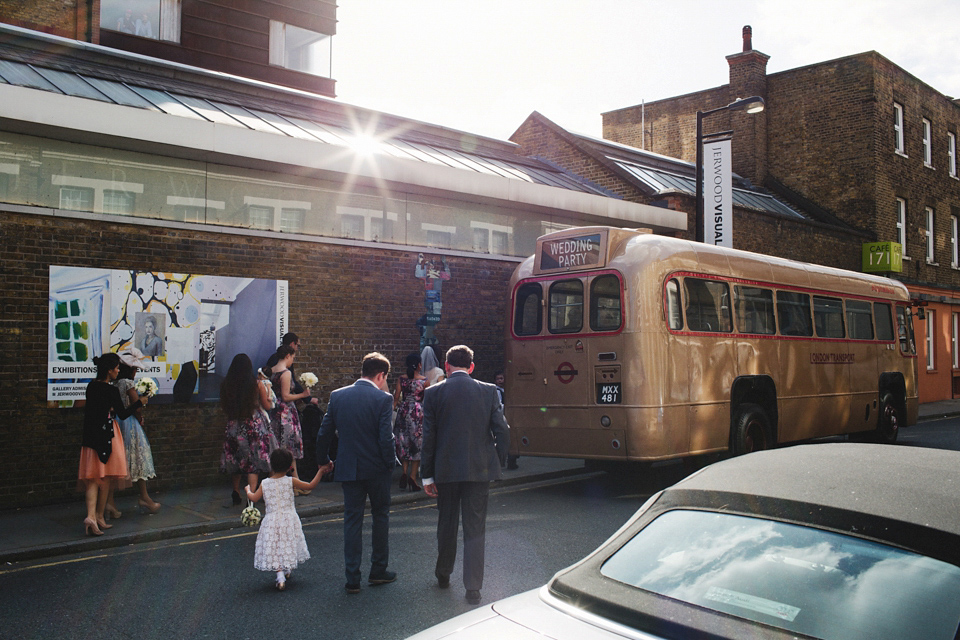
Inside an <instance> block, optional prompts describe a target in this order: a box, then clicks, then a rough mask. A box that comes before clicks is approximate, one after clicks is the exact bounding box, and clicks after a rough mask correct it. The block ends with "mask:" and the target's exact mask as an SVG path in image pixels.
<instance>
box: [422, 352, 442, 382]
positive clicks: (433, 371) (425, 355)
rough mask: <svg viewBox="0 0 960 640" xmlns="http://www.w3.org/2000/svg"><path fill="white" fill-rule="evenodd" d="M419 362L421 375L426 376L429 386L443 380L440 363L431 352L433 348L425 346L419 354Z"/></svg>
mask: <svg viewBox="0 0 960 640" xmlns="http://www.w3.org/2000/svg"><path fill="white" fill-rule="evenodd" d="M420 362H421V363H422V369H421V371H423V375H424V376H426V378H427V380H428V381H429V382H430V384H434V383H436V382H438V381H440V380H442V379H443V369H441V368H440V361H439V360H437V355H436V354H435V353H434V352H433V347H431V346H430V345H427V346H425V347H424V348H423V351H421V352H420Z"/></svg>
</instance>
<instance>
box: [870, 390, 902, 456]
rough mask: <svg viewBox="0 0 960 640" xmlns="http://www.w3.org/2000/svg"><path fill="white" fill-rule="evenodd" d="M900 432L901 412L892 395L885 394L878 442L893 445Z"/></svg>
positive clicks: (881, 401) (881, 409) (879, 423)
mask: <svg viewBox="0 0 960 640" xmlns="http://www.w3.org/2000/svg"><path fill="white" fill-rule="evenodd" d="M899 432H900V411H899V410H898V409H897V403H896V401H895V400H894V399H893V394H892V393H885V394H883V399H882V400H880V417H879V418H878V419H877V431H876V441H877V442H879V443H882V444H893V443H894V442H896V441H897V434H898V433H899Z"/></svg>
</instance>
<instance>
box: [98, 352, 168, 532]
mask: <svg viewBox="0 0 960 640" xmlns="http://www.w3.org/2000/svg"><path fill="white" fill-rule="evenodd" d="M142 358H143V354H142V353H141V352H140V350H139V349H136V348H134V349H131V350H130V351H125V352H123V353H121V354H120V375H119V376H118V377H117V379H116V380H115V381H114V383H113V385H114V386H115V387H116V388H117V389H119V390H120V396H121V397H122V398H123V406H124V407H128V406H130V404H131V403H133V402H136V401H137V400H138V399H139V398H140V396H139V394H138V393H137V390H136V387H135V383H134V377H135V376H136V374H137V369H143V368H144V367H146V363H145V362H144V361H143V360H142ZM142 425H143V414H142V413H141V411H140V409H138V410H137V411H135V412H134V413H133V415H131V416H129V417H128V418H125V419H123V420H121V421H120V431H121V432H122V433H123V444H124V448H125V449H126V452H127V469H128V470H129V471H130V481H131V482H133V483H134V484H136V485H137V489H139V491H140V498H139V500H138V501H137V504H138V505H139V507H140V508H141V509H142V510H144V511H147V512H149V513H151V514H153V513H156V512H157V511H160V503H159V502H154V500H153V498H151V497H150V494H149V493H148V492H147V480H149V479H150V478H155V477H157V472H156V471H155V470H154V467H153V452H152V451H151V449H150V441H149V440H147V436H146V434H145V433H144V432H143V426H142ZM111 507H112V508H111ZM107 508H108V509H109V510H110V515H112V516H113V517H119V516H120V512H119V511H117V509H116V505H112V504H111V503H110V502H109V501H108V502H107Z"/></svg>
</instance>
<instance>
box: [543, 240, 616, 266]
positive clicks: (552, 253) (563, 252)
mask: <svg viewBox="0 0 960 640" xmlns="http://www.w3.org/2000/svg"><path fill="white" fill-rule="evenodd" d="M602 243H603V239H602V236H601V234H599V233H592V234H589V235H583V236H570V237H567V238H557V239H555V240H554V239H549V240H543V241H542V242H541V243H540V270H541V271H552V270H566V269H584V268H587V267H595V266H597V265H599V264H600V250H601V247H602V246H603V244H602Z"/></svg>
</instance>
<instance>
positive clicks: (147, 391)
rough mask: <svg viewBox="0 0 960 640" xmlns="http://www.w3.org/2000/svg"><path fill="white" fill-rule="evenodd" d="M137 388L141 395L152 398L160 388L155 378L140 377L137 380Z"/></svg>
mask: <svg viewBox="0 0 960 640" xmlns="http://www.w3.org/2000/svg"><path fill="white" fill-rule="evenodd" d="M136 389H137V393H139V394H140V395H142V396H147V397H148V398H152V397H153V396H155V395H157V391H158V390H159V389H160V388H159V387H158V386H157V381H156V380H154V379H153V378H140V379H138V380H137V384H136Z"/></svg>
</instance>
